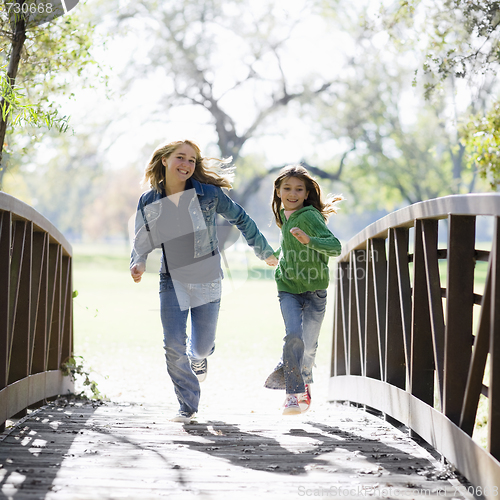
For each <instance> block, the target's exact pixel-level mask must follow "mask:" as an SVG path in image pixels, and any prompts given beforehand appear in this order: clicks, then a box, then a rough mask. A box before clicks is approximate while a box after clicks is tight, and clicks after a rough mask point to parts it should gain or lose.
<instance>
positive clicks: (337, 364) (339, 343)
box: [332, 262, 350, 375]
mask: <svg viewBox="0 0 500 500" xmlns="http://www.w3.org/2000/svg"><path fill="white" fill-rule="evenodd" d="M349 272H350V270H349V264H348V263H346V262H341V263H338V267H337V273H338V274H337V295H336V304H337V309H336V322H335V326H336V329H335V337H334V342H332V349H333V351H334V352H333V355H332V363H333V365H334V366H332V370H333V373H334V374H335V375H345V374H346V373H347V352H346V340H345V339H346V336H347V328H348V323H349V321H348V309H347V307H348V298H347V297H346V295H347V293H348V289H349V281H350V280H349V275H348V273H349Z"/></svg>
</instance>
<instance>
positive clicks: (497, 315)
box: [488, 217, 500, 459]
mask: <svg viewBox="0 0 500 500" xmlns="http://www.w3.org/2000/svg"><path fill="white" fill-rule="evenodd" d="M499 332H500V219H499V218H498V217H496V218H495V226H494V233H493V245H492V249H491V305H490V380H489V389H488V406H489V418H488V422H490V425H489V426H488V451H489V452H490V453H491V454H492V455H493V456H494V457H496V458H497V459H500V425H494V424H498V422H500V366H499V364H500V342H499V340H498V336H499Z"/></svg>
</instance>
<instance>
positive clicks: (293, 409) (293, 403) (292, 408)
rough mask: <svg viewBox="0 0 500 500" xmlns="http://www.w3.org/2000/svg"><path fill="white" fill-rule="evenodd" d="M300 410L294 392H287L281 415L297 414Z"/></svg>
mask: <svg viewBox="0 0 500 500" xmlns="http://www.w3.org/2000/svg"><path fill="white" fill-rule="evenodd" d="M300 413H302V412H301V411H300V406H299V400H298V399H297V396H296V395H295V394H287V395H286V399H285V403H284V404H283V415H299V414H300Z"/></svg>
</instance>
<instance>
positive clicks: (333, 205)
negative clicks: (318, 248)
mask: <svg viewBox="0 0 500 500" xmlns="http://www.w3.org/2000/svg"><path fill="white" fill-rule="evenodd" d="M289 177H297V178H298V179H301V180H302V181H304V184H305V186H306V191H309V194H308V196H307V199H306V200H304V206H305V207H307V206H309V205H311V206H313V207H314V208H316V209H317V210H319V212H320V213H321V215H322V216H323V219H324V220H325V222H326V221H327V220H328V217H330V215H332V214H336V213H337V205H338V203H339V202H340V201H342V200H343V199H344V197H343V196H342V195H341V194H335V195H332V194H329V195H328V196H327V197H326V199H325V200H324V199H323V193H322V191H321V187H320V186H319V184H318V183H317V182H316V181H315V180H314V179H313V178H312V177H311V174H309V172H308V171H307V170H306V169H305V168H304V167H303V166H302V165H288V166H287V167H283V168H282V169H281V170H280V171H279V174H278V177H276V180H275V181H274V193H273V199H272V203H271V207H272V209H273V213H274V218H275V220H276V225H277V226H278V227H281V226H282V225H283V221H282V220H281V214H280V210H281V198H280V197H279V196H278V191H279V188H280V186H281V183H282V182H283V181H284V180H285V179H288V178H289Z"/></svg>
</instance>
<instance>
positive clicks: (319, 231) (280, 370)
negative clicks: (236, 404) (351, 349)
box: [265, 165, 343, 415]
mask: <svg viewBox="0 0 500 500" xmlns="http://www.w3.org/2000/svg"><path fill="white" fill-rule="evenodd" d="M341 200H343V197H342V196H329V197H328V198H327V199H326V200H323V197H322V193H321V188H320V186H319V185H318V183H317V182H316V181H315V180H314V179H313V178H312V177H311V176H310V174H309V172H308V171H307V170H306V169H305V168H304V167H302V166H300V165H292V166H288V167H285V168H283V169H282V170H281V171H280V173H279V175H278V177H277V179H276V180H275V182H274V195H273V201H272V209H273V212H274V216H275V218H276V224H277V225H278V227H280V228H281V247H280V249H278V250H277V251H276V252H275V255H276V256H279V264H278V267H277V269H276V272H275V279H276V283H277V285H278V297H279V301H280V307H281V314H282V315H283V320H284V322H285V332H286V334H285V338H284V345H283V356H282V359H281V361H280V363H279V364H278V366H277V367H276V368H275V369H274V371H273V373H272V374H271V375H270V376H269V377H268V378H267V380H266V383H265V387H267V388H269V389H286V399H285V403H284V408H283V415H294V414H299V413H302V412H304V411H307V410H308V408H309V406H310V404H311V392H310V384H311V383H312V382H313V378H312V368H313V365H314V359H315V357H316V349H317V347H318V336H319V331H320V328H321V324H322V322H323V317H324V315H325V310H326V288H327V287H328V281H329V272H328V258H329V257H333V256H336V255H340V253H341V244H340V242H339V240H338V239H337V238H336V237H335V236H334V235H333V234H332V233H331V232H330V230H329V229H328V227H327V226H326V220H327V219H328V217H329V216H330V215H331V214H333V213H336V206H337V203H338V202H339V201H341Z"/></svg>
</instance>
